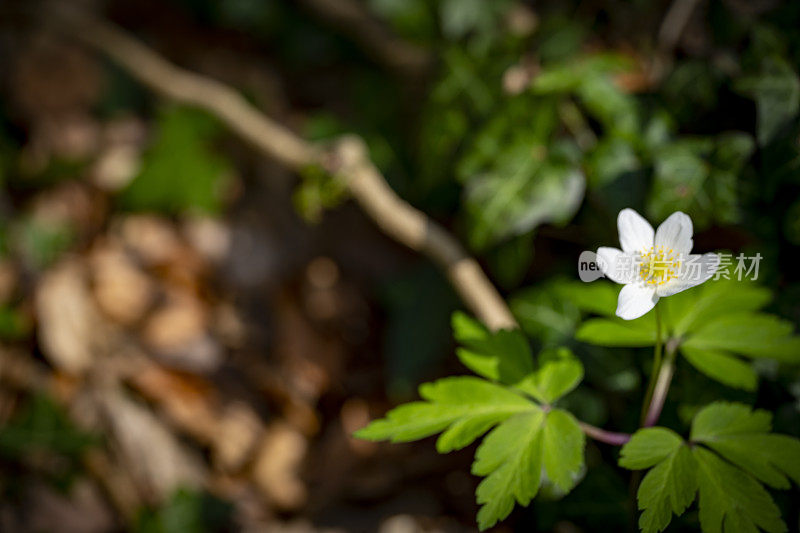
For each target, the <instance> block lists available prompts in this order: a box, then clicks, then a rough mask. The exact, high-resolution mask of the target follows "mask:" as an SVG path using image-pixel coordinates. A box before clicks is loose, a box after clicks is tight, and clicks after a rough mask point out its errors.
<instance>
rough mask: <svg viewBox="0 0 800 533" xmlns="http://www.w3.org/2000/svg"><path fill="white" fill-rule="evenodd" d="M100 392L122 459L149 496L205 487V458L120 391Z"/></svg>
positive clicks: (156, 497) (159, 498)
mask: <svg viewBox="0 0 800 533" xmlns="http://www.w3.org/2000/svg"><path fill="white" fill-rule="evenodd" d="M98 394H100V395H101V397H100V402H101V405H102V408H103V412H104V415H105V416H104V419H105V420H106V422H107V424H108V426H109V429H110V434H111V435H112V436H113V439H114V442H115V443H116V444H117V445H118V450H119V455H120V460H121V461H122V462H123V464H124V465H125V467H126V469H127V470H128V471H129V472H131V474H132V476H133V478H134V479H135V480H136V482H137V484H138V486H139V487H140V488H141V490H143V492H144V493H145V497H146V498H148V499H149V500H150V501H153V502H160V501H164V500H165V499H166V498H167V497H169V496H170V495H171V494H172V492H173V491H174V490H176V489H178V488H179V487H194V488H196V487H200V486H201V484H202V481H203V479H205V471H204V470H205V469H204V468H203V466H202V465H203V463H202V460H201V459H200V457H199V456H198V455H197V454H196V453H193V452H192V450H190V449H188V448H186V447H185V446H183V445H182V444H181V443H180V442H179V441H178V439H177V438H176V437H175V435H173V434H172V433H171V432H170V431H169V430H168V429H167V428H166V427H165V426H164V424H163V423H162V422H161V421H160V420H159V419H158V418H156V417H155V416H154V415H153V413H151V412H150V411H149V410H147V409H146V408H144V407H142V406H140V405H139V404H137V403H135V402H133V401H132V400H130V399H128V398H126V397H125V396H123V394H122V393H121V392H119V391H115V390H106V391H102V392H99V393H98Z"/></svg>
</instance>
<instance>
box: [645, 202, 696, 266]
mask: <svg viewBox="0 0 800 533" xmlns="http://www.w3.org/2000/svg"><path fill="white" fill-rule="evenodd" d="M693 231H694V230H693V228H692V219H691V218H689V215H687V214H686V213H682V212H680V211H676V212H674V213H672V214H671V215H670V216H669V217H668V218H667V220H665V221H664V222H662V223H661V225H660V226H659V227H658V229H657V230H656V240H655V245H656V247H659V246H661V247H663V248H664V249H665V250H672V251H674V252H675V253H676V254H684V255H688V254H689V252H691V251H692V232H693Z"/></svg>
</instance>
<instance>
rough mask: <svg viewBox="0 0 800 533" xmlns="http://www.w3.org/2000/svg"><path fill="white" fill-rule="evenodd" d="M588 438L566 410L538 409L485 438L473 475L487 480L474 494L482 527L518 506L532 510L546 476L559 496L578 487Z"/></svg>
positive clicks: (479, 450) (495, 521) (508, 423)
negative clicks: (515, 505) (531, 506)
mask: <svg viewBox="0 0 800 533" xmlns="http://www.w3.org/2000/svg"><path fill="white" fill-rule="evenodd" d="M584 445H585V437H584V435H583V432H582V431H581V429H580V426H578V423H577V421H576V420H575V419H574V418H573V416H572V415H571V414H569V413H567V412H566V411H562V410H560V409H553V410H551V411H548V412H546V413H545V412H543V411H542V410H537V411H534V412H531V413H524V414H520V415H516V416H514V417H512V418H509V419H508V420H507V421H506V422H504V423H503V424H501V425H500V426H498V427H497V428H496V429H495V430H493V431H492V432H491V433H489V435H487V437H486V438H485V439H484V441H483V443H482V444H481V445H480V447H479V448H478V451H477V453H476V454H475V462H474V463H473V465H472V473H473V474H476V475H479V476H487V477H486V479H484V480H483V481H482V482H481V483H480V485H478V490H477V491H476V493H475V494H476V496H477V500H478V503H480V504H482V507H481V509H480V511H479V512H478V526H479V527H480V529H481V530H485V529H487V528H489V527H492V526H493V525H494V524H496V523H497V522H498V521H499V520H502V519H504V518H505V517H507V516H508V515H509V514H510V513H511V510H512V509H513V508H514V502H515V501H516V502H517V503H519V504H520V505H523V506H524V505H528V504H529V503H530V501H531V500H532V499H533V498H534V497H535V496H536V494H537V493H538V492H539V487H540V486H541V484H542V481H543V476H547V478H548V480H549V481H550V482H551V483H552V484H553V485H554V486H555V488H556V490H558V491H560V492H561V493H566V492H569V490H570V489H572V487H573V486H574V485H575V483H576V481H577V479H578V475H579V472H580V471H581V468H582V466H583V448H584Z"/></svg>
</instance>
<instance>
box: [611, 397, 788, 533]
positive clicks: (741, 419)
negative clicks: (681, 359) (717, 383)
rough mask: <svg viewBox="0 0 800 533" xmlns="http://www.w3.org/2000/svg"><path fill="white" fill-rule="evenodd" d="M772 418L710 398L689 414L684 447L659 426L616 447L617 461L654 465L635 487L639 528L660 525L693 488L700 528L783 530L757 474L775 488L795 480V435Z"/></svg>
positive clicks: (663, 525) (691, 495)
mask: <svg viewBox="0 0 800 533" xmlns="http://www.w3.org/2000/svg"><path fill="white" fill-rule="evenodd" d="M771 419H772V416H771V414H770V413H769V412H767V411H762V410H755V411H754V410H753V409H752V408H751V407H749V406H746V405H742V404H735V403H725V402H717V403H713V404H710V405H708V406H706V407H704V408H703V409H701V410H700V411H699V412H698V413H697V415H696V416H695V417H694V420H693V421H692V429H691V441H692V442H691V444H690V446H686V444H685V443H684V442H683V440H682V439H681V438H680V437H679V436H678V435H676V434H675V433H673V432H672V431H670V430H667V429H664V428H649V429H643V430H639V431H637V432H636V433H635V434H634V435H633V437H632V438H631V440H630V441H629V442H628V443H627V444H626V445H625V446H624V447H623V448H622V452H621V457H620V461H619V464H620V466H623V467H625V468H630V469H642V468H648V467H653V468H652V470H650V471H649V472H648V473H647V475H645V477H644V479H643V480H642V484H641V485H640V487H639V491H638V493H637V497H638V501H639V508H640V509H642V510H643V511H644V512H643V513H642V515H641V517H640V519H639V526H640V527H641V529H642V530H643V531H648V532H658V531H662V530H663V529H664V528H666V526H667V525H668V524H669V522H670V519H671V516H672V513H675V514H676V515H680V514H682V513H683V512H684V511H685V509H686V508H687V507H688V506H689V504H690V503H691V502H692V500H693V499H694V495H695V492H697V491H699V499H700V524H701V526H702V529H703V531H704V532H720V533H722V531H723V529H724V531H726V532H728V531H747V532H757V531H758V529H757V528H758V527H760V528H762V529H764V530H766V531H770V532H773V531H774V532H780V531H785V530H786V526H785V525H784V524H783V521H782V520H781V518H780V512H779V511H778V508H777V507H776V506H775V503H774V502H773V501H772V498H771V497H770V495H769V494H768V493H767V491H766V490H764V487H763V486H762V485H761V483H759V481H761V482H763V483H766V484H768V485H770V486H772V487H775V488H780V489H788V488H790V482H789V479H792V480H794V481H795V483H800V440H797V439H795V438H793V437H789V436H786V435H776V434H771V433H769V432H770V430H771ZM690 450H691V452H690ZM723 524H724V527H723Z"/></svg>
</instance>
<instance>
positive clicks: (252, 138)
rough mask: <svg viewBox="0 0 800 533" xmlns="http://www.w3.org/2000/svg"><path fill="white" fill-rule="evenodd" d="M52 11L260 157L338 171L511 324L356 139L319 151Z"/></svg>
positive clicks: (220, 94)
mask: <svg viewBox="0 0 800 533" xmlns="http://www.w3.org/2000/svg"><path fill="white" fill-rule="evenodd" d="M56 13H57V14H58V15H57V16H58V19H57V22H60V23H61V24H59V25H60V26H62V27H63V29H65V30H66V31H67V32H68V33H69V34H70V35H72V36H73V37H75V38H77V39H79V40H81V41H83V42H84V43H86V44H88V45H90V46H92V47H93V48H96V49H97V50H99V51H100V52H103V53H104V54H107V55H108V56H109V57H111V58H112V59H114V60H115V61H116V62H117V63H119V64H120V65H121V66H123V67H124V68H125V69H127V70H128V71H129V72H130V73H131V74H132V75H133V76H134V77H136V78H137V79H139V80H140V81H141V82H143V83H144V84H145V85H147V86H149V87H150V88H152V89H154V90H155V91H157V92H159V93H161V94H162V95H164V96H166V97H168V98H170V99H172V100H175V101H178V102H182V103H185V104H191V105H195V106H197V107H200V108H203V109H206V110H207V111H209V112H211V113H213V114H214V115H216V116H217V117H219V118H220V119H221V120H222V121H224V122H225V123H226V124H227V125H228V127H230V128H231V130H233V131H234V132H235V133H237V134H239V135H240V136H241V137H242V138H244V139H245V140H247V141H249V142H250V143H251V144H252V145H253V146H255V147H256V148H258V149H259V150H260V151H261V152H263V153H264V154H265V155H268V156H269V157H272V158H274V159H276V160H278V161H279V162H280V163H282V164H284V165H286V166H287V167H290V168H292V169H294V170H299V169H301V168H303V167H306V166H308V165H314V164H319V165H323V166H324V167H325V168H328V169H329V170H332V171H334V172H335V173H336V174H338V175H340V176H342V177H343V179H345V183H346V184H347V187H348V189H349V191H350V193H351V194H352V196H353V197H354V198H355V200H356V201H357V202H358V203H359V204H360V205H361V207H362V208H363V209H364V211H365V212H366V213H367V214H368V215H369V216H370V217H372V219H373V220H374V221H375V222H376V223H377V225H378V226H379V227H380V228H381V229H382V230H383V231H384V232H385V233H386V234H388V235H389V236H391V237H392V238H394V239H395V240H397V241H398V242H400V243H402V244H404V245H406V246H408V247H409V248H411V249H413V250H417V251H419V252H421V253H423V254H425V255H427V256H428V257H430V258H431V259H433V260H434V261H436V262H437V263H438V264H439V265H440V266H441V267H442V268H443V269H444V271H445V273H446V274H447V277H448V278H449V279H450V281H451V283H452V284H453V286H454V288H455V289H456V291H457V292H458V294H459V295H460V296H461V298H462V300H463V301H464V303H465V304H466V305H467V307H469V309H470V310H471V311H472V312H473V313H475V315H477V316H478V318H480V319H481V320H482V321H483V322H484V323H485V324H486V325H487V326H488V327H489V328H491V329H495V330H496V329H501V328H513V327H516V325H517V324H516V321H515V320H514V318H513V316H512V315H511V311H510V310H509V308H508V306H507V305H506V303H505V301H504V300H503V298H502V297H501V296H500V294H499V293H498V292H497V289H496V288H495V287H494V285H492V283H491V282H490V281H489V279H488V278H487V277H486V275H485V274H484V272H483V270H482V269H481V268H480V266H479V265H478V263H477V261H476V260H475V259H473V258H471V257H470V256H469V255H468V254H467V253H466V251H464V249H463V248H462V247H461V245H460V244H459V243H458V241H457V240H456V239H455V238H454V237H453V236H452V235H450V234H449V233H448V232H447V231H445V230H444V229H443V228H442V227H441V226H439V225H438V224H436V223H435V222H434V221H432V220H431V219H430V218H428V217H427V216H426V215H425V214H424V213H422V212H421V211H419V210H417V209H415V208H414V207H412V206H411V205H409V204H408V203H407V202H405V201H403V200H402V199H401V198H400V197H398V196H397V194H395V193H394V191H393V190H392V189H391V188H390V187H389V185H388V184H387V183H386V180H385V179H384V178H383V176H382V175H381V174H380V172H379V171H378V169H377V168H376V167H375V165H373V164H372V162H371V161H370V160H369V157H368V154H367V151H366V149H365V148H364V145H363V142H362V141H361V140H360V139H358V138H357V137H352V136H347V137H345V138H343V139H341V141H340V142H338V143H335V144H334V146H333V149H332V150H331V151H328V152H326V151H325V150H322V149H320V148H319V147H316V146H314V145H312V144H310V143H308V142H306V141H305V140H304V139H302V138H300V137H299V136H297V135H295V134H294V133H293V132H291V131H290V130H288V129H287V128H285V127H284V126H281V125H280V124H277V123H276V122H274V121H273V120H271V119H270V118H268V117H267V116H266V115H264V114H263V113H262V112H261V111H259V110H258V109H257V108H255V107H253V106H252V105H251V104H250V103H248V102H247V101H246V100H245V99H244V98H242V97H241V96H239V94H238V93H237V92H236V91H235V90H233V89H232V88H230V87H228V86H226V85H224V84H222V83H219V82H217V81H215V80H211V79H208V78H205V77H203V76H200V75H197V74H194V73H191V72H187V71H186V70H183V69H181V68H178V67H176V66H175V65H172V64H171V63H169V62H168V61H166V60H164V59H163V58H161V57H160V56H159V55H158V54H156V53H155V52H153V51H152V50H150V49H149V48H147V47H146V46H144V45H143V44H141V43H139V42H138V41H136V40H135V39H133V38H131V37H129V36H128V35H126V34H125V33H124V32H123V31H122V30H120V29H118V28H116V27H115V26H113V25H112V24H110V23H108V22H104V21H101V20H99V19H96V18H93V17H91V16H90V15H88V14H86V13H84V12H81V11H77V10H74V11H69V12H67V11H64V10H59V11H56Z"/></svg>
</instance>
